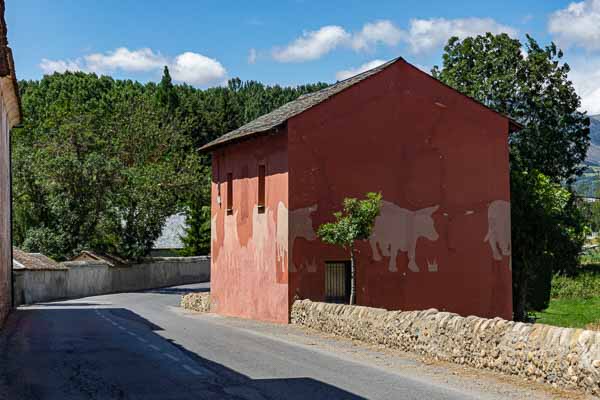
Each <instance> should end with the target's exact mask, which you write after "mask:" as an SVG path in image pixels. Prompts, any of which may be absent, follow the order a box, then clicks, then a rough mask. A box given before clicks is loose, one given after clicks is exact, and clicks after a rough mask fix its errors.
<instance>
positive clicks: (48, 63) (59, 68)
mask: <svg viewBox="0 0 600 400" xmlns="http://www.w3.org/2000/svg"><path fill="white" fill-rule="evenodd" d="M40 68H41V69H42V71H44V74H53V73H54V72H61V73H62V72H65V71H71V72H75V71H81V70H82V67H81V64H80V61H79V60H75V61H73V60H49V59H47V58H42V62H41V63H40Z"/></svg>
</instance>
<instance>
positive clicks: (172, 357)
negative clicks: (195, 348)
mask: <svg viewBox="0 0 600 400" xmlns="http://www.w3.org/2000/svg"><path fill="white" fill-rule="evenodd" d="M165 356H167V357H169V358H170V359H171V360H173V361H179V358H177V357H175V356H174V355H172V354H169V353H165Z"/></svg>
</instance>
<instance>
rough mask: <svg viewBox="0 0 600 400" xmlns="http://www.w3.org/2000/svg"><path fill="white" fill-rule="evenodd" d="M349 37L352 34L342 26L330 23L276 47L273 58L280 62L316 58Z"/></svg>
mask: <svg viewBox="0 0 600 400" xmlns="http://www.w3.org/2000/svg"><path fill="white" fill-rule="evenodd" d="M349 39H350V35H349V34H348V32H346V31H345V30H344V29H343V28H342V27H340V26H336V25H328V26H324V27H322V28H321V29H319V30H317V31H309V32H304V33H303V34H302V36H301V37H299V38H298V39H296V40H294V41H293V42H292V43H290V44H289V45H287V46H286V47H284V48H276V49H274V50H273V58H275V60H277V61H279V62H302V61H309V60H316V59H318V58H321V57H322V56H323V55H325V54H327V53H329V52H330V51H331V50H333V49H335V48H336V47H337V46H339V45H340V44H342V43H344V42H347V41H348V40H349Z"/></svg>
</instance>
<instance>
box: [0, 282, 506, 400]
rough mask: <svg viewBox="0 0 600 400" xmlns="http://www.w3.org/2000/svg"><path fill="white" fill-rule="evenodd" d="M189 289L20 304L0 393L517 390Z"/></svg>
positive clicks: (445, 394) (123, 395)
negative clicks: (367, 352) (358, 350)
mask: <svg viewBox="0 0 600 400" xmlns="http://www.w3.org/2000/svg"><path fill="white" fill-rule="evenodd" d="M192 290H196V291H203V290H207V285H206V284H200V285H191V286H186V287H174V288H167V289H160V290H155V291H148V292H137V293H121V294H114V295H105V296H96V297H89V298H85V299H79V300H70V301H63V302H53V303H45V304H39V305H35V306H29V307H22V308H19V309H18V310H16V311H15V312H14V313H13V314H12V316H11V317H10V318H9V320H8V322H7V325H6V326H5V328H4V329H3V331H2V332H1V333H0V352H1V354H0V399H10V400H16V399H27V400H29V399H44V400H45V399H56V400H69V399H143V400H151V399H160V400H169V399H177V400H179V399H194V400H197V399H251V400H254V399H309V400H318V399H363V398H369V399H478V398H503V399H506V398H509V397H511V396H507V395H506V392H502V391H500V392H498V393H499V395H498V396H495V395H489V396H488V394H487V393H486V392H487V391H486V390H485V387H486V386H485V385H484V386H483V387H482V386H481V385H480V386H476V387H469V385H460V384H458V385H457V384H456V382H454V384H451V383H447V384H446V383H444V381H443V380H440V379H431V376H432V375H430V376H427V375H422V376H421V375H419V373H417V372H415V371H416V370H418V368H417V366H416V365H415V364H414V361H410V360H404V361H403V360H399V361H398V362H400V364H401V366H400V367H398V368H392V367H389V368H385V367H384V366H382V365H379V364H377V362H371V361H369V360H368V359H367V358H365V357H364V355H363V356H360V357H359V355H356V354H354V350H348V349H345V348H344V345H339V344H336V343H335V340H333V339H327V340H326V339H318V338H311V334H302V333H299V328H297V327H290V326H280V325H272V324H263V323H257V322H253V321H242V320H236V319H233V318H223V317H218V316H214V315H197V314H196V315H193V314H190V313H185V312H183V311H182V310H181V309H179V308H178V307H177V305H178V304H179V300H180V296H181V293H185V292H189V291H192ZM336 346H337V347H336ZM339 346H341V347H339ZM346 346H350V347H352V345H346ZM403 368H404V369H403ZM403 370H404V371H407V372H402V371H403ZM440 373H441V374H443V373H444V372H443V370H441V372H440ZM448 382H450V381H448ZM482 388H483V389H482ZM498 393H496V394H498ZM509 393H512V392H510V391H509Z"/></svg>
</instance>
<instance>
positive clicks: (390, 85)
mask: <svg viewBox="0 0 600 400" xmlns="http://www.w3.org/2000/svg"><path fill="white" fill-rule="evenodd" d="M507 135H508V120H507V119H506V118H503V117H502V116H500V115H498V114H496V113H494V112H492V111H489V110H487V109H485V108H484V107H482V106H481V105H479V104H477V103H475V102H473V101H472V100H470V99H468V98H466V97H464V96H462V95H460V94H458V93H457V92H455V91H453V90H451V89H449V88H447V87H445V86H443V85H441V84H440V83H439V82H437V81H435V80H434V79H433V78H431V77H429V76H427V75H425V74H423V73H422V72H421V71H419V70H417V69H416V68H414V67H412V66H410V65H409V64H406V63H404V62H402V61H401V62H397V63H396V64H394V65H392V66H390V67H388V68H387V69H385V70H384V71H382V72H381V73H379V74H376V75H374V76H372V77H371V78H368V79H366V80H365V81H362V82H360V83H358V84H356V85H354V86H352V87H351V88H349V89H348V90H346V91H344V92H341V93H340V94H338V95H336V96H335V97H334V98H331V99H329V100H327V101H326V102H324V103H321V104H319V105H318V106H316V107H314V108H312V109H310V110H309V111H307V112H305V113H303V114H301V115H298V116H296V117H294V118H292V119H290V120H289V121H288V139H289V143H288V150H289V193H290V210H291V211H290V216H289V219H290V238H289V243H290V249H289V251H290V254H291V255H290V277H289V293H290V296H289V299H290V301H292V300H293V298H294V297H295V296H298V297H300V298H310V299H313V300H323V299H324V291H325V274H324V268H325V264H324V263H325V261H328V260H330V261H335V260H343V259H348V256H347V255H346V254H345V253H344V252H342V251H341V250H339V249H337V248H335V247H333V246H328V245H324V244H322V243H320V242H319V241H318V240H316V239H315V237H314V231H316V229H317V228H318V226H319V225H320V224H321V223H323V222H326V221H329V220H331V214H332V212H333V211H335V210H338V209H339V207H340V204H341V202H342V200H343V198H344V197H362V196H364V194H365V193H366V192H369V191H381V192H382V194H383V198H384V200H385V201H386V202H388V203H387V204H386V206H385V207H384V210H383V212H384V215H382V218H381V219H380V220H378V224H376V227H375V229H376V233H377V238H376V239H374V240H372V242H373V243H368V242H365V243H362V244H361V245H360V246H359V247H358V251H359V255H358V272H357V302H358V304H361V305H367V306H374V307H385V308H388V309H402V310H412V309H426V308H430V307H435V308H437V309H439V310H445V311H452V312H457V313H459V314H462V315H469V314H474V315H479V316H484V317H495V316H500V317H503V318H507V319H512V295H511V271H510V211H509V203H508V202H509V193H510V192H509V165H508V144H507V142H508V141H507ZM269 140H273V139H272V138H271V139H269ZM415 239H416V240H415ZM375 253H379V254H380V255H381V254H382V256H381V257H380V259H379V260H378V257H377V256H376V254H375ZM386 255H387V256H386ZM395 269H396V270H395Z"/></svg>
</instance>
